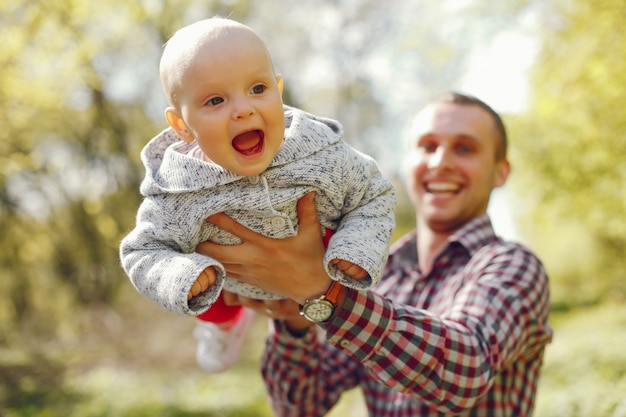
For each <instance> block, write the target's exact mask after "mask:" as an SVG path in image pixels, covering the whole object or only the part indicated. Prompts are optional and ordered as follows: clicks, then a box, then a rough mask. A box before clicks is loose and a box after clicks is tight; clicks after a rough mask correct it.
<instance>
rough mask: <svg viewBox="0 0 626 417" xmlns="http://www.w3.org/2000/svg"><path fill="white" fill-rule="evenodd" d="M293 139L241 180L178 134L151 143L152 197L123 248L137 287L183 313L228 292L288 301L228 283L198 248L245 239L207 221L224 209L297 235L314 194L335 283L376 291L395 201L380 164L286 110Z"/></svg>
mask: <svg viewBox="0 0 626 417" xmlns="http://www.w3.org/2000/svg"><path fill="white" fill-rule="evenodd" d="M285 124H286V129H285V141H284V143H283V146H282V148H281V149H280V151H279V152H278V154H277V155H276V156H275V157H274V160H273V161H272V163H271V165H270V166H269V167H268V169H267V170H266V171H265V172H263V173H261V174H260V175H256V176H250V177H245V176H240V175H236V174H234V173H232V172H230V171H228V170H225V169H224V168H222V167H221V166H219V165H216V164H214V163H210V162H206V161H203V160H201V159H198V158H195V157H193V156H190V155H189V151H190V149H191V148H192V147H193V146H194V144H188V143H186V142H183V141H182V140H180V139H179V138H178V137H177V136H176V135H175V133H174V132H173V131H172V130H171V129H166V130H164V131H163V132H161V133H160V134H159V135H158V136H156V137H155V138H154V139H152V140H151V141H150V142H149V143H148V144H147V145H146V147H145V148H144V149H143V151H142V153H141V159H142V161H143V163H144V165H145V168H146V177H145V179H144V181H143V183H142V184H141V189H140V190H141V193H142V195H143V196H144V197H145V198H144V200H143V202H142V204H141V207H140V208H139V211H138V214H137V225H136V227H135V229H134V230H132V231H131V233H130V234H128V236H126V237H125V238H124V239H123V240H122V243H121V245H120V257H121V260H122V266H123V267H124V270H125V271H126V273H127V274H128V275H129V277H130V279H131V281H132V283H133V285H134V286H135V287H136V288H137V290H139V291H140V292H141V293H143V294H145V295H146V296H148V297H149V298H150V299H152V300H154V301H155V302H156V303H158V304H159V305H161V306H162V307H164V308H166V309H168V310H170V311H173V312H175V313H179V314H187V315H197V314H200V313H202V312H204V311H205V310H207V309H208V308H209V307H210V306H211V305H212V303H213V302H215V300H216V299H217V296H218V294H219V292H220V291H221V290H222V289H227V290H229V291H232V292H236V293H239V294H242V295H245V296H248V297H253V298H258V299H273V298H280V297H278V296H276V295H274V294H270V293H268V292H266V291H264V290H262V289H260V288H257V287H253V286H251V285H248V284H245V283H242V282H240V281H236V280H233V279H230V278H227V277H226V275H225V271H224V268H223V266H222V265H221V264H220V263H219V262H218V261H217V260H215V259H212V258H209V257H207V256H204V255H200V254H197V253H195V252H194V249H195V247H196V245H197V244H198V243H200V242H203V241H206V240H210V241H214V242H218V243H220V244H225V245H234V244H237V243H239V242H240V240H239V239H238V238H236V237H235V236H232V235H231V234H229V233H227V232H225V231H223V230H220V229H219V228H217V227H216V226H214V225H212V224H209V223H207V222H206V221H205V219H206V218H207V217H208V216H210V215H211V214H214V213H219V212H225V213H226V214H228V215H229V216H231V217H232V218H234V219H235V220H236V221H238V222H239V223H241V224H242V225H244V226H246V227H248V228H250V229H252V230H255V231H257V232H259V233H262V234H264V235H266V236H269V237H273V238H278V239H280V238H285V237H289V236H294V235H295V234H297V228H298V219H297V213H296V202H297V200H298V199H299V198H300V197H302V196H304V195H305V194H307V193H308V192H310V191H316V193H317V194H316V195H317V197H316V204H317V209H318V218H319V221H320V223H321V225H322V227H323V228H327V229H331V230H335V231H336V233H335V234H334V235H333V237H332V239H331V240H330V243H329V246H328V249H327V251H326V255H325V257H324V264H325V267H326V270H327V272H328V274H329V275H330V277H331V278H332V279H335V280H338V281H340V282H342V283H343V284H344V285H346V286H348V287H352V288H369V287H371V286H372V285H374V284H375V283H376V282H377V281H378V280H379V279H380V276H381V273H382V269H383V267H384V263H385V261H386V259H387V251H388V249H389V243H390V237H391V233H392V231H393V228H394V226H395V223H394V208H395V195H394V190H393V186H392V184H391V183H390V182H388V181H387V180H385V179H384V178H383V177H382V176H381V174H380V172H379V170H378V166H377V165H376V163H375V161H374V160H373V159H372V158H370V157H369V156H366V155H364V154H362V153H360V152H358V151H356V150H355V149H353V148H351V147H350V146H348V145H347V144H346V143H344V142H343V141H342V140H341V137H342V134H343V129H342V127H341V125H340V124H339V123H338V122H336V121H334V120H330V119H325V118H321V117H317V116H313V115H311V114H308V113H305V112H303V111H301V110H298V109H295V108H291V107H288V106H285ZM332 259H345V260H347V261H350V262H352V263H355V264H357V265H360V266H361V267H362V268H364V269H365V270H366V271H368V273H369V275H370V278H371V279H366V280H354V279H351V278H350V277H348V276H346V275H344V274H343V273H342V272H341V271H339V270H337V269H336V268H335V267H334V266H333V265H331V264H330V261H331V260H332ZM209 266H213V267H215V269H216V270H217V271H218V280H217V282H216V284H215V285H214V286H212V287H211V288H210V289H209V290H207V291H205V292H204V293H203V294H201V295H199V296H196V297H194V298H193V299H192V300H191V301H190V302H189V301H188V300H187V293H188V292H189V290H190V288H191V286H192V285H193V283H194V282H195V281H196V279H197V278H198V276H199V275H200V273H201V272H202V271H203V270H204V269H205V268H207V267H209Z"/></svg>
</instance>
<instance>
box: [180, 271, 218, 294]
mask: <svg viewBox="0 0 626 417" xmlns="http://www.w3.org/2000/svg"><path fill="white" fill-rule="evenodd" d="M216 280H217V276H216V274H215V269H214V268H213V267H212V266H210V267H208V268H206V269H205V270H204V271H202V273H201V274H200V276H199V277H198V279H197V280H196V282H194V283H193V285H192V286H191V289H190V290H189V294H187V300H191V299H192V298H193V297H195V296H196V295H198V294H201V293H203V292H204V291H206V289H207V288H209V287H210V286H211V285H213V284H215V281H216Z"/></svg>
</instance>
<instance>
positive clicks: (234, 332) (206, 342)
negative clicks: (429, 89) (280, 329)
mask: <svg viewBox="0 0 626 417" xmlns="http://www.w3.org/2000/svg"><path fill="white" fill-rule="evenodd" d="M253 317H254V311H252V310H250V309H247V308H242V309H241V313H239V315H238V316H237V318H235V320H236V322H235V323H234V324H233V325H232V326H230V328H228V329H226V328H224V324H221V325H220V324H215V323H211V322H208V321H202V320H196V328H195V329H194V330H193V336H194V337H195V338H196V339H197V340H198V347H197V349H196V361H197V362H198V365H199V366H200V368H202V369H203V370H204V371H206V372H208V373H211V374H217V373H220V372H224V371H226V370H227V369H229V368H230V367H232V366H233V365H234V364H235V362H236V361H237V358H239V351H240V350H241V345H242V344H243V337H244V334H245V332H246V328H247V327H248V325H249V324H250V322H251V321H252V318H253ZM226 325H227V326H229V325H230V323H227V324H226Z"/></svg>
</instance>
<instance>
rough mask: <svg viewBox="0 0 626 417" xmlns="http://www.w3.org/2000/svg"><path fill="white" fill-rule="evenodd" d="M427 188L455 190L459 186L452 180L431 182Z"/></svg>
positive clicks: (434, 190)
mask: <svg viewBox="0 0 626 417" xmlns="http://www.w3.org/2000/svg"><path fill="white" fill-rule="evenodd" d="M426 188H427V189H428V191H431V192H455V191H457V190H458V189H459V186H458V184H453V183H450V182H431V183H429V184H428V185H427V187H426Z"/></svg>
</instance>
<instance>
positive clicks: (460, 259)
mask: <svg viewBox="0 0 626 417" xmlns="http://www.w3.org/2000/svg"><path fill="white" fill-rule="evenodd" d="M408 145H409V147H408V150H407V153H406V155H407V157H406V164H405V173H406V177H407V190H408V193H409V195H410V197H411V201H412V203H413V204H414V206H415V208H416V221H417V228H416V230H415V231H413V232H411V233H409V234H408V235H406V236H405V237H403V238H401V239H400V240H399V241H398V242H396V243H395V244H394V246H393V247H392V249H391V252H390V258H389V261H388V264H387V268H386V270H385V273H384V275H383V279H382V281H381V282H380V283H379V284H378V286H377V287H375V288H374V289H373V290H371V291H357V290H352V289H347V288H344V287H341V286H340V285H337V284H335V283H334V281H333V282H332V285H331V280H330V278H328V276H327V275H326V274H325V273H324V271H323V267H322V262H321V259H322V255H323V251H324V249H323V246H321V243H319V241H320V240H321V238H320V229H319V225H318V224H317V223H316V220H315V218H314V215H313V213H314V205H313V204H311V199H310V197H309V198H307V199H303V200H302V201H301V202H300V207H299V216H300V231H299V234H298V236H296V237H294V238H291V239H285V240H282V241H280V242H279V241H275V240H272V239H269V238H265V237H263V236H260V235H257V234H255V233H252V232H251V231H249V230H247V229H245V228H244V227H242V226H240V225H238V224H236V223H234V222H233V221H232V220H230V219H229V218H228V217H227V216H224V215H222V214H220V215H216V216H212V217H210V218H209V219H208V220H209V221H211V222H212V223H215V224H217V225H218V226H220V227H222V228H224V229H225V230H227V231H230V232H231V233H234V234H235V235H237V236H239V237H240V238H241V239H242V240H243V242H244V243H243V244H242V245H240V246H237V247H219V246H217V245H214V244H201V245H200V246H199V247H198V248H197V250H198V251H199V252H200V253H205V254H209V255H211V256H214V257H215V258H217V259H220V260H221V261H222V262H223V263H224V264H225V267H226V269H227V271H228V273H229V274H230V276H232V277H234V278H237V279H240V280H241V281H244V282H249V283H251V284H253V285H258V286H260V287H263V288H265V289H267V290H268V291H273V292H276V293H279V294H283V295H284V296H286V297H287V298H289V299H290V300H293V301H295V302H297V303H298V304H300V305H303V307H302V309H303V313H304V314H305V318H303V317H296V316H295V315H294V303H293V302H290V301H284V302H276V301H273V302H260V301H255V300H248V299H243V298H238V297H232V298H231V299H230V300H229V302H231V303H240V304H244V305H247V306H249V307H251V308H254V309H255V310H257V311H258V312H261V313H262V312H265V314H267V315H269V316H270V317H273V318H275V319H276V320H274V322H273V326H272V329H271V331H270V334H269V336H268V339H267V344H266V349H265V352H264V356H263V361H262V370H263V376H264V379H265V383H266V385H267V388H268V392H269V395H270V397H271V401H272V406H273V408H274V410H275V412H276V414H277V415H279V416H298V417H304V416H321V415H324V414H325V413H326V412H327V411H328V410H329V409H330V408H331V407H332V406H333V405H334V404H335V403H336V402H337V401H338V399H339V397H340V395H341V394H342V393H343V392H345V391H346V390H348V389H350V388H353V387H356V386H359V387H361V389H362V390H363V395H364V398H365V401H366V404H367V409H368V411H369V414H370V416H379V417H383V416H407V417H408V416H411V417H415V416H440V415H462V416H515V417H521V416H529V415H531V414H532V410H533V406H534V401H535V394H536V388H537V382H538V378H539V373H540V368H541V365H542V358H543V352H544V348H545V346H546V344H547V343H548V342H549V341H550V340H551V336H552V331H551V329H550V326H549V324H548V313H549V309H550V305H549V291H548V280H547V277H546V273H545V270H544V268H543V266H542V265H541V262H540V261H539V259H538V258H537V257H536V256H535V255H534V254H533V253H532V252H531V251H530V250H528V249H527V248H525V247H524V246H521V245H519V244H515V243H510V242H505V241H503V240H501V239H500V238H498V237H496V236H495V234H494V231H493V228H492V226H491V223H490V221H489V218H488V216H487V214H486V211H487V205H488V202H489V197H490V194H491V191H492V190H493V189H494V188H495V187H499V186H501V185H503V184H504V183H505V181H506V179H507V177H508V174H509V171H510V167H509V162H508V161H507V159H506V148H507V138H506V131H505V129H504V126H503V124H502V121H501V119H500V117H499V116H498V115H497V113H495V112H494V111H493V110H492V109H491V108H490V107H489V106H488V105H487V104H485V103H483V102H482V101H480V100H478V99H476V98H474V97H469V96H465V95H460V94H455V93H450V94H446V95H444V96H441V97H439V98H437V99H435V100H433V101H432V102H430V103H429V104H428V105H426V107H425V108H423V109H422V110H421V111H420V112H419V113H418V115H417V117H416V119H415V121H414V123H413V125H412V129H411V134H410V138H409V142H408ZM327 289H328V290H327ZM309 312H310V313H309ZM306 317H308V319H309V320H307V319H306ZM279 318H280V320H278V319H279ZM311 320H312V321H313V322H315V324H312V322H311ZM314 329H317V331H315V330H314ZM319 334H321V335H323V336H324V338H321V337H316V336H317V335H319Z"/></svg>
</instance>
